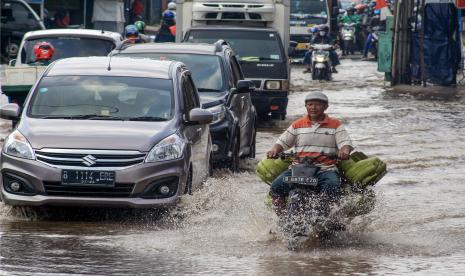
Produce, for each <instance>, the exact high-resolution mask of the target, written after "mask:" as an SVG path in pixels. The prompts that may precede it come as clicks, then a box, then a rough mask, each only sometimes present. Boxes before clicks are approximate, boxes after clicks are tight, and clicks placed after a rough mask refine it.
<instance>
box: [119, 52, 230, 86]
mask: <svg viewBox="0 0 465 276" xmlns="http://www.w3.org/2000/svg"><path fill="white" fill-rule="evenodd" d="M119 55H120V56H121V55H122V56H130V57H135V56H136V57H147V58H153V59H157V60H175V61H180V62H182V63H184V64H185V65H186V66H187V68H188V69H189V70H190V71H191V73H192V78H193V79H194V83H195V85H196V87H197V90H199V92H222V91H224V86H225V80H224V79H223V73H222V72H223V69H222V66H221V58H220V57H219V56H216V55H215V56H214V55H200V54H177V53H122V54H119Z"/></svg>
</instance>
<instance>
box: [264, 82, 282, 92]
mask: <svg viewBox="0 0 465 276" xmlns="http://www.w3.org/2000/svg"><path fill="white" fill-rule="evenodd" d="M265 89H267V90H279V89H281V81H266V82H265Z"/></svg>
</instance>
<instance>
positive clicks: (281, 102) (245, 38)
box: [176, 0, 290, 119]
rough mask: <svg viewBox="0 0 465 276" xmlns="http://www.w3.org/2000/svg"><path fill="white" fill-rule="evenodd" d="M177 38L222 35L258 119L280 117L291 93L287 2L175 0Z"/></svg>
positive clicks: (212, 38) (208, 38) (203, 38)
mask: <svg viewBox="0 0 465 276" xmlns="http://www.w3.org/2000/svg"><path fill="white" fill-rule="evenodd" d="M176 4H177V7H176V29H177V30H176V31H177V32H176V41H177V42H182V41H187V42H194V43H195V42H199V43H200V42H204V43H214V42H216V41H217V40H218V39H224V40H225V41H226V42H227V43H228V44H229V45H230V46H231V48H232V49H233V50H234V51H235V52H236V56H237V57H238V59H239V63H240V64H241V67H242V71H243V73H244V77H245V79H248V80H251V81H253V82H254V84H255V87H256V90H255V91H254V92H252V101H253V103H254V105H255V108H256V110H257V114H258V116H259V117H261V118H262V119H268V118H269V117H271V118H272V119H284V118H285V116H286V109H287V101H288V94H289V80H290V67H289V61H288V50H289V49H288V48H289V30H290V29H289V16H290V2H289V0H239V1H233V0H177V1H176Z"/></svg>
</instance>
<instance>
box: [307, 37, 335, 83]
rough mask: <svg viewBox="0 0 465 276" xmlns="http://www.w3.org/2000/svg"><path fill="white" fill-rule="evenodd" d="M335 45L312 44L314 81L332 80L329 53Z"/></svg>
mask: <svg viewBox="0 0 465 276" xmlns="http://www.w3.org/2000/svg"><path fill="white" fill-rule="evenodd" d="M332 48H333V45H330V44H312V45H310V49H312V50H313V54H312V79H313V80H327V81H329V80H331V76H332V71H331V66H332V64H331V59H330V58H329V52H330V51H331V50H332Z"/></svg>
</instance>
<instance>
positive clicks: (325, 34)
mask: <svg viewBox="0 0 465 276" xmlns="http://www.w3.org/2000/svg"><path fill="white" fill-rule="evenodd" d="M313 44H329V45H333V49H332V50H331V51H329V58H330V60H331V66H332V68H331V70H332V72H333V73H337V70H336V66H337V65H339V64H340V62H339V57H338V56H337V53H336V51H335V49H336V48H337V44H336V41H335V40H334V39H333V38H332V37H331V35H330V34H329V27H328V25H321V26H319V27H318V31H317V32H315V33H314V34H313V36H312V40H311V42H310V45H313ZM312 54H313V49H311V48H310V49H309V50H308V51H307V52H306V53H305V56H304V60H303V63H304V64H305V65H306V69H305V70H304V73H310V72H312Z"/></svg>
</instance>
